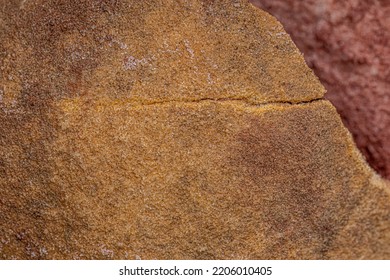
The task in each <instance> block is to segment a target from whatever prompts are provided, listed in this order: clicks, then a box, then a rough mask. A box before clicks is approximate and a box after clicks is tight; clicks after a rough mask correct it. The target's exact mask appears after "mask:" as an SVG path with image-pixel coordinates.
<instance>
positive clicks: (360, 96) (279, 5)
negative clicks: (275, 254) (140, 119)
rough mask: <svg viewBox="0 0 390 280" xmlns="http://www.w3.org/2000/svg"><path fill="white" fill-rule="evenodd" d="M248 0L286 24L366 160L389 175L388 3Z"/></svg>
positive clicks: (389, 10)
mask: <svg viewBox="0 0 390 280" xmlns="http://www.w3.org/2000/svg"><path fill="white" fill-rule="evenodd" d="M250 1H251V2H252V3H254V4H255V5H257V6H259V7H261V8H263V9H265V10H266V11H269V12H270V13H271V14H273V15H275V16H276V17H277V18H278V19H279V20H280V21H281V22H282V23H283V25H284V26H285V28H286V30H287V32H288V33H289V34H291V36H292V38H293V40H294V41H295V43H296V44H297V46H298V47H299V49H300V50H301V51H302V52H303V53H304V55H305V59H306V61H307V63H308V65H309V66H310V67H311V68H312V69H313V70H314V72H315V73H316V74H317V75H318V77H319V78H320V80H321V82H322V83H323V84H324V85H325V87H326V89H327V94H326V97H327V98H328V99H329V100H330V101H332V103H333V104H334V105H335V106H336V108H337V110H338V112H339V113H340V114H341V117H342V118H343V121H344V123H345V125H346V126H347V128H348V129H349V130H350V131H351V132H352V134H353V136H354V139H355V142H356V143H357V146H358V147H359V149H360V150H361V151H362V153H363V154H364V156H365V157H366V159H367V161H368V162H369V163H370V165H371V166H372V167H373V168H374V169H375V170H376V171H377V172H378V173H380V174H381V175H382V176H384V177H386V178H388V179H390V140H389V139H390V1H387V0H382V1H373V0H369V1H367V0H347V1H336V0H318V1H317V0H316V1H314V0H309V1H295V0H250Z"/></svg>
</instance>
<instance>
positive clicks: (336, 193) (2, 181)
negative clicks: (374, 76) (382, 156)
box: [0, 0, 390, 259]
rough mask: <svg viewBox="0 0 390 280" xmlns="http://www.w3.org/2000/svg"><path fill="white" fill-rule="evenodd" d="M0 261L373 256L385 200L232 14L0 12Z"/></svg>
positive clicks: (314, 86)
mask: <svg viewBox="0 0 390 280" xmlns="http://www.w3.org/2000/svg"><path fill="white" fill-rule="evenodd" d="M0 3H1V5H2V6H1V7H2V8H1V9H0V19H1V21H0V38H1V40H0V62H1V71H0V74H1V76H0V82H1V84H0V85H1V95H0V96H1V99H0V143H1V145H0V242H1V243H0V257H1V258H2V259H14V258H16V259H139V258H141V259H267V258H270V259H328V258H331V259H354V258H364V259H374V258H378V259H384V258H390V188H389V186H388V185H387V183H386V182H385V181H382V180H381V179H380V178H379V177H378V176H377V175H375V173H374V172H373V171H372V170H371V169H370V168H369V167H368V166H367V164H366V163H365V161H364V160H363V158H362V156H361V155H360V153H359V152H358V151H357V149H356V147H355V145H354V142H353V140H352V138H351V135H350V134H349V132H348V131H347V130H346V129H345V128H344V126H343V125H342V122H341V120H340V118H339V116H338V114H337V112H336V110H335V109H334V108H333V106H332V105H331V104H330V103H329V102H328V101H326V100H323V99H322V96H323V94H324V89H323V87H322V86H321V84H320V83H319V81H318V80H317V78H316V77H315V76H314V74H313V73H312V71H311V70H310V69H309V68H308V67H307V66H306V64H305V63H304V59H303V57H302V55H301V54H300V53H299V51H298V50H297V48H296V47H295V45H294V44H293V43H292V41H291V39H290V37H289V36H288V35H287V34H286V33H285V31H284V30H283V28H282V26H281V25H280V24H279V23H278V22H277V21H276V20H275V19H274V18H273V17H271V16H270V15H268V14H267V13H265V12H262V11H260V10H258V9H256V8H255V7H253V6H251V5H250V4H249V3H248V2H246V1H228V0H219V1H218V0H215V1H210V0H208V1H206V0H203V1H201V0H194V1H184V0H182V1H179V0H175V1H174V0H167V1H157V0H156V1H152V0H148V1H135V0H134V1H133V0H126V1H101V0H100V1H97V0H96V1H95V0H87V1H76V0H67V1H60V0H45V1H43V0H36V1H4V0H2V1H1V2H0Z"/></svg>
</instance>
